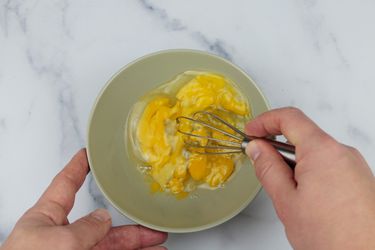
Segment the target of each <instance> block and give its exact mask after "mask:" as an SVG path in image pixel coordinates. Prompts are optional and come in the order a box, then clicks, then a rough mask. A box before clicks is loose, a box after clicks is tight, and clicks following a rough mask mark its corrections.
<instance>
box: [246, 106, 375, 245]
mask: <svg viewBox="0 0 375 250" xmlns="http://www.w3.org/2000/svg"><path fill="white" fill-rule="evenodd" d="M246 132H247V133H248V134H249V135H253V136H258V137H263V136H268V135H279V134H283V135H284V136H285V137H286V138H287V139H288V141H289V142H290V143H292V144H293V145H295V146H296V162H297V165H296V167H295V170H294V172H293V171H292V170H291V169H290V168H289V167H288V166H287V165H286V163H285V162H284V161H283V159H282V158H281V156H280V154H278V153H277V151H276V150H275V149H274V148H273V147H272V146H270V145H269V144H267V143H266V142H264V141H262V140H255V141H252V142H250V143H249V145H248V147H247V149H246V152H247V154H248V155H249V156H250V157H251V158H252V159H253V161H254V165H255V170H256V175H257V177H258V179H259V180H260V182H261V183H262V185H263V187H264V189H265V190H266V192H267V193H268V194H269V196H270V197H271V199H272V202H273V204H274V207H275V210H276V212H277V215H278V216H279V218H280V220H281V221H282V223H283V224H284V226H285V231H286V234H287V237H288V239H289V242H290V243H291V245H292V246H293V247H294V248H295V249H304V250H305V249H319V250H322V249H330V250H332V249H340V250H343V249H375V237H374V235H375V179H374V176H373V174H372V172H371V170H370V168H369V166H368V165H367V163H366V161H365V160H364V159H363V157H362V156H361V154H360V153H359V152H358V151H357V150H356V149H354V148H351V147H348V146H345V145H343V144H340V143H338V142H337V141H336V140H334V139H333V138H332V137H331V136H329V135H328V134H326V133H325V132H324V131H323V130H321V129H320V128H319V127H318V126H317V125H316V124H314V123H313V122H312V121H311V120H310V119H309V118H308V117H306V116H305V115H304V114H303V113H302V112H301V111H300V110H298V109H295V108H282V109H276V110H272V111H269V112H266V113H264V114H262V115H260V116H258V117H256V118H255V119H254V120H252V121H251V122H250V123H249V124H247V126H246Z"/></svg>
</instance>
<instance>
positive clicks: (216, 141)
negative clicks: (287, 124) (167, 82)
mask: <svg viewBox="0 0 375 250" xmlns="http://www.w3.org/2000/svg"><path fill="white" fill-rule="evenodd" d="M199 115H200V116H201V118H199ZM202 115H203V117H204V116H206V117H207V118H210V119H211V120H214V121H217V122H219V123H221V124H223V125H225V127H227V128H229V130H230V131H231V132H229V131H227V130H223V129H220V128H218V127H216V126H215V125H213V124H210V123H209V121H205V120H203V119H202ZM193 117H194V118H191V117H186V116H179V117H177V118H176V122H177V131H178V132H179V133H182V134H184V135H186V136H187V137H188V138H189V139H190V140H185V146H186V147H188V148H190V149H196V152H197V153H200V154H235V153H244V152H245V149H246V146H247V144H248V143H249V142H250V141H251V140H254V139H261V140H264V141H267V142H268V143H269V144H271V145H272V146H274V147H275V149H276V150H277V151H278V152H279V153H280V154H281V156H282V157H283V158H284V160H285V161H286V163H287V164H288V165H289V166H290V167H291V168H294V167H295V165H296V161H295V147H294V146H293V145H290V144H288V143H283V142H280V141H276V140H272V139H268V138H259V137H254V136H249V135H246V134H245V133H244V132H242V131H241V130H239V129H238V128H236V127H234V126H233V125H232V124H230V123H228V122H226V121H225V120H223V119H222V118H220V117H219V116H217V115H215V114H213V113H211V112H207V111H200V112H197V113H195V114H194V116H193ZM195 117H198V118H195ZM184 121H185V122H190V123H191V125H193V126H191V127H194V126H197V125H199V126H201V127H205V128H208V129H210V130H211V132H215V133H216V132H218V133H221V135H224V137H226V138H228V139H222V137H221V138H215V137H214V136H212V133H210V135H208V136H207V135H199V134H197V133H195V132H194V131H183V130H182V129H181V124H183V122H184ZM194 139H195V140H194ZM199 140H205V141H206V142H207V143H205V145H202V144H201V143H199Z"/></svg>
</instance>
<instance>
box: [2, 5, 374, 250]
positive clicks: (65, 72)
mask: <svg viewBox="0 0 375 250" xmlns="http://www.w3.org/2000/svg"><path fill="white" fill-rule="evenodd" d="M374 11H375V2H374V1H371V0H361V1H339V0H328V1H324V0H301V1H296V0H287V1H279V0H251V1H247V0H241V1H240V0H235V1H217V0H207V1H201V0H190V1H173V0H159V1H157V0H140V1H136V0H125V1H123V0H122V1H121V0H106V1H99V0H91V1H84V0H40V1H38V0H0V169H1V172H0V242H1V241H3V240H4V238H5V237H6V236H7V235H8V233H9V232H10V230H11V228H12V226H13V225H14V223H15V222H16V220H17V218H18V217H19V216H20V215H21V214H22V213H23V212H24V211H25V210H26V209H27V208H28V207H30V206H31V205H32V204H33V203H34V202H35V201H36V199H37V198H38V197H39V195H40V194H41V192H42V191H43V190H44V189H45V188H46V186H47V185H48V183H49V182H50V180H51V179H52V177H53V176H54V175H55V174H56V173H57V172H58V171H59V170H60V169H61V168H62V166H63V165H64V164H65V163H66V162H67V160H68V159H69V158H70V157H71V155H72V154H73V153H74V152H75V151H77V150H78V149H79V148H80V147H83V146H84V145H85V141H86V139H85V134H86V125H87V119H88V114H89V111H90V109H91V105H92V103H93V101H94V99H95V97H96V95H97V93H98V91H99V90H100V89H101V88H102V86H103V85H104V83H105V82H106V80H107V79H108V78H109V77H110V76H111V75H112V74H113V73H114V72H116V71H117V70H118V69H119V68H120V67H121V66H123V65H124V64H126V63H128V62H130V61H132V60H133V59H135V58H137V57H139V56H142V55H144V54H147V53H149V52H153V51H157V50H161V49H168V48H194V49H200V50H206V51H210V52H213V53H215V54H218V55H221V56H224V57H226V58H228V59H229V60H231V61H233V62H234V63H236V64H238V65H240V66H241V67H243V68H244V69H245V70H246V71H247V72H248V73H249V74H250V75H251V76H252V77H253V78H254V79H255V80H256V81H257V83H258V84H259V86H260V87H261V89H262V90H263V91H264V92H265V94H266V96H267V97H268V99H269V101H270V103H271V105H272V106H273V107H279V106H287V105H294V106H297V107H299V108H301V109H303V110H304V111H305V112H306V113H307V114H308V115H310V116H311V117H312V118H313V119H314V120H315V121H317V123H319V124H320V125H321V126H322V127H323V128H324V129H326V130H327V131H328V132H330V133H331V134H333V135H334V136H335V137H336V138H337V139H339V140H341V141H342V142H344V143H346V144H350V145H353V146H355V147H357V148H358V149H359V150H360V151H361V152H362V153H363V154H364V155H365V157H366V158H367V160H368V162H369V163H370V165H372V167H373V169H374V170H375V155H374V154H373V150H374V140H375V131H374V129H373V128H375V118H374V109H373V107H375V98H374V93H375V84H374V82H375V70H374V59H375V29H374V23H375V15H374V14H373V13H374ZM371 107H372V108H371ZM102 205H105V206H108V207H109V209H110V211H111V213H112V214H113V216H114V221H115V224H122V223H129V222H130V221H129V220H127V219H125V218H123V217H122V216H121V215H119V214H118V213H117V212H116V211H115V210H114V209H112V208H111V207H110V206H109V205H108V203H107V202H106V201H105V200H104V198H103V197H102V195H101V194H100V193H99V191H98V189H97V187H96V185H95V183H94V182H93V181H92V178H91V176H89V178H88V179H87V181H86V182H85V184H84V186H83V188H82V189H81V190H80V192H79V193H78V196H77V200H76V205H75V207H74V209H73V211H72V214H71V215H70V219H72V220H74V219H75V218H78V217H80V216H82V215H84V214H86V213H88V212H89V211H91V210H93V209H95V208H96V207H99V206H102ZM166 246H168V247H169V248H170V249H202V250H210V249H219V250H220V249H250V248H251V249H290V246H289V244H288V242H287V240H286V238H285V236H284V231H283V226H282V225H281V224H280V222H279V221H278V220H277V217H276V215H275V213H274V211H273V208H272V204H271V202H270V200H269V199H268V197H267V196H266V195H265V194H264V193H263V192H262V193H261V194H260V195H259V196H258V197H257V198H256V200H255V201H254V202H253V203H252V204H251V205H250V206H249V207H248V208H246V209H245V210H244V211H243V212H242V213H241V214H240V215H239V216H237V217H236V218H234V219H232V220H231V221H230V222H227V223H225V224H224V225H221V226H218V227H216V228H214V229H211V230H207V231H204V232H199V233H194V234H183V235H170V238H169V240H168V242H167V243H166Z"/></svg>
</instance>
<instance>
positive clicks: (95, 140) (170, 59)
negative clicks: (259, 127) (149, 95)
mask: <svg viewBox="0 0 375 250" xmlns="http://www.w3.org/2000/svg"><path fill="white" fill-rule="evenodd" d="M186 70H202V71H210V72H216V73H220V74H222V75H225V76H226V77H228V78H230V79H231V80H233V81H234V82H235V83H236V84H237V85H238V86H239V88H240V90H241V91H242V92H243V93H244V95H245V96H246V97H247V98H248V99H249V101H250V105H251V108H252V113H253V115H257V114H259V113H262V112H264V111H266V110H268V106H267V103H266V101H265V98H264V97H263V95H262V94H261V92H260V91H259V89H258V88H257V87H256V85H255V83H254V82H253V81H252V80H251V79H250V78H249V77H248V76H247V75H246V74H245V73H244V72H242V71H241V70H240V69H239V68H237V67H236V66H234V65H233V64H231V63H229V62H228V61H226V60H224V59H222V58H220V57H217V56H214V55H210V54H207V53H204V52H199V51H191V50H171V51H163V52H158V53H155V54H152V55H149V56H145V57H143V58H141V59H139V60H137V61H135V62H133V63H131V64H129V65H127V66H126V67H124V68H123V69H122V70H121V71H120V72H119V73H118V74H116V75H115V76H114V77H113V78H112V79H111V80H110V81H109V83H108V84H107V85H106V87H105V88H104V89H103V91H102V92H101V94H100V96H99V97H98V99H97V101H96V104H95V106H94V108H93V111H92V114H91V118H90V122H89V131H88V157H89V162H90V166H91V170H92V172H93V175H94V178H95V180H96V182H97V184H98V186H99V188H100V189H101V191H102V192H103V193H104V195H105V196H106V198H107V199H108V200H109V201H110V202H111V203H112V204H113V205H114V206H115V207H116V208H117V209H118V210H119V211H120V212H122V213H123V214H124V215H126V216H128V217H129V218H130V219H132V220H134V221H135V222H137V223H140V224H142V225H145V226H148V227H150V228H153V229H157V230H161V231H168V232H192V231H198V230H202V229H206V228H209V227H212V226H215V225H218V224H220V223H222V222H224V221H226V220H228V219H230V218H231V217H233V216H235V215H236V214H237V213H239V212H240V211H241V210H242V209H243V208H244V207H246V206H247V205H248V204H249V202H250V201H251V200H252V199H253V198H254V197H255V195H256V194H257V192H258V191H259V189H260V184H259V182H258V181H257V179H256V177H255V174H254V171H253V168H252V167H251V166H250V162H249V161H248V160H247V161H246V162H245V164H244V165H243V167H241V168H240V169H239V171H238V172H237V173H236V174H235V176H233V178H231V179H230V181H229V182H227V183H226V185H225V187H224V188H219V189H216V190H214V191H212V190H203V189H200V190H197V191H195V194H196V196H195V197H194V198H186V199H180V200H177V199H176V198H175V197H173V196H171V195H165V194H160V193H159V194H152V193H151V192H150V187H149V185H148V183H147V182H145V177H144V176H143V175H142V174H141V173H140V172H139V171H138V169H137V167H136V164H135V163H134V161H133V160H132V158H131V157H130V156H129V155H128V153H127V149H126V146H127V145H126V143H125V140H124V131H125V126H126V122H127V116H128V113H129V111H130V109H131V107H132V105H133V104H134V103H135V102H136V101H138V99H139V98H140V97H141V96H143V95H144V94H145V93H146V92H148V91H150V90H152V89H154V88H155V87H156V86H158V85H160V84H161V83H165V82H166V81H169V80H171V79H173V78H174V77H175V76H176V75H178V74H180V73H182V72H184V71H186Z"/></svg>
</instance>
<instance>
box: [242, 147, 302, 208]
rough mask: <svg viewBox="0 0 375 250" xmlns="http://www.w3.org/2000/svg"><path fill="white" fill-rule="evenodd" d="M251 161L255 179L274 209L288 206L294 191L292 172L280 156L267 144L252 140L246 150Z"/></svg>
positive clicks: (294, 184)
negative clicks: (269, 198)
mask: <svg viewBox="0 0 375 250" xmlns="http://www.w3.org/2000/svg"><path fill="white" fill-rule="evenodd" d="M246 154H247V155H248V156H249V157H250V158H251V159H252V160H253V162H254V167H255V173H256V175H257V178H258V179H259V181H260V182H261V184H262V185H263V187H264V189H265V190H266V192H267V193H268V195H269V196H270V197H271V199H272V201H273V202H274V204H275V206H276V207H280V206H283V205H284V204H288V203H289V202H288V201H289V199H290V198H292V197H293V195H294V193H295V190H296V182H295V180H294V177H293V171H292V170H291V169H290V168H289V166H288V165H287V164H286V163H285V161H284V160H283V158H282V157H281V155H280V154H279V153H278V152H277V151H276V150H275V149H274V148H273V147H272V146H271V145H270V144H269V143H267V142H265V141H262V140H254V141H251V142H250V143H249V145H248V146H247V148H246Z"/></svg>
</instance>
